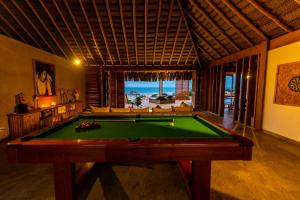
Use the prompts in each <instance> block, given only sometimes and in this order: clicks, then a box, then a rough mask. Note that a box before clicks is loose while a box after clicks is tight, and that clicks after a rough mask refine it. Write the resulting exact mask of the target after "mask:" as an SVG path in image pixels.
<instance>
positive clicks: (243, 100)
mask: <svg viewBox="0 0 300 200" xmlns="http://www.w3.org/2000/svg"><path fill="white" fill-rule="evenodd" d="M248 63H249V58H244V59H243V67H242V90H241V103H240V112H239V119H240V122H241V123H244V120H245V111H246V107H245V106H246V95H247V94H246V92H247V91H246V90H247V70H248Z"/></svg>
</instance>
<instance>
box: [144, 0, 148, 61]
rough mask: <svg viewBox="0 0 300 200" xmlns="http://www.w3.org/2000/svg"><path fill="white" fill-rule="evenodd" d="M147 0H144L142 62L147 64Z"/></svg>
mask: <svg viewBox="0 0 300 200" xmlns="http://www.w3.org/2000/svg"><path fill="white" fill-rule="evenodd" d="M147 34H148V0H145V37H144V63H145V64H147Z"/></svg>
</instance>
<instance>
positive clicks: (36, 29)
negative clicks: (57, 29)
mask: <svg viewBox="0 0 300 200" xmlns="http://www.w3.org/2000/svg"><path fill="white" fill-rule="evenodd" d="M11 2H12V3H13V5H14V6H15V7H16V8H17V10H18V11H19V12H20V13H21V14H22V16H23V17H24V18H25V19H26V21H27V22H28V23H29V24H30V25H31V26H32V28H33V29H34V30H35V32H36V33H37V34H38V35H39V37H40V38H41V39H42V40H43V41H44V43H45V44H46V45H47V46H48V48H49V49H51V51H52V53H55V54H57V52H56V51H55V50H54V48H53V47H52V46H51V45H50V44H49V42H48V40H46V39H45V37H44V36H43V35H42V34H41V32H40V31H39V30H38V28H37V27H36V26H35V25H34V24H33V22H32V21H31V20H30V18H29V17H28V16H27V14H26V13H25V12H24V11H23V10H22V9H21V7H20V6H19V5H18V4H17V3H16V2H15V1H11ZM64 56H65V55H64ZM65 57H66V56H65Z"/></svg>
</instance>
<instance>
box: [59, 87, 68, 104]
mask: <svg viewBox="0 0 300 200" xmlns="http://www.w3.org/2000/svg"><path fill="white" fill-rule="evenodd" d="M67 92H68V91H66V90H65V89H64V88H61V89H60V102H61V103H62V104H64V103H68V94H67Z"/></svg>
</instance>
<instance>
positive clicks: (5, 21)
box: [0, 15, 26, 42]
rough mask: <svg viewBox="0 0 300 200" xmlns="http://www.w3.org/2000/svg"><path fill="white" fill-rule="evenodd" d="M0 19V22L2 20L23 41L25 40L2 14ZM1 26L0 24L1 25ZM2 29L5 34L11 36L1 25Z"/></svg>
mask: <svg viewBox="0 0 300 200" xmlns="http://www.w3.org/2000/svg"><path fill="white" fill-rule="evenodd" d="M0 20H1V21H2V22H4V23H5V24H6V25H7V26H8V27H9V28H10V29H11V30H13V32H14V33H15V34H16V35H17V36H18V37H19V38H21V40H22V41H23V42H26V40H25V39H24V37H22V35H21V34H20V33H19V32H18V31H17V30H16V29H15V28H14V27H13V26H11V25H10V23H9V22H8V21H7V20H6V19H5V18H4V17H2V15H0ZM1 27H2V26H1ZM2 29H3V32H5V33H6V35H7V36H9V37H12V36H11V35H10V34H9V33H8V32H7V31H6V30H5V29H4V28H3V27H2Z"/></svg>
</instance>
